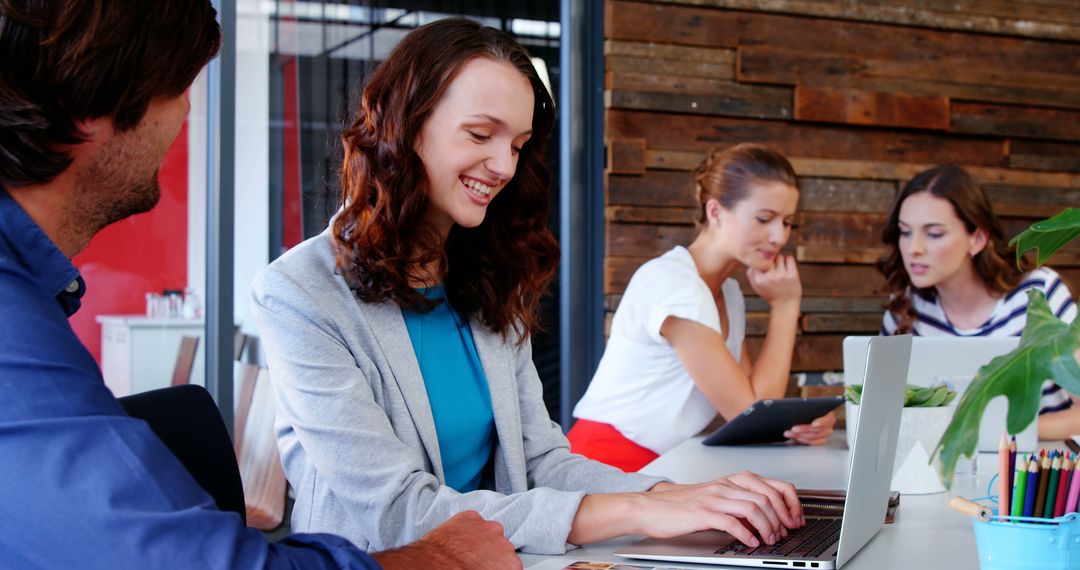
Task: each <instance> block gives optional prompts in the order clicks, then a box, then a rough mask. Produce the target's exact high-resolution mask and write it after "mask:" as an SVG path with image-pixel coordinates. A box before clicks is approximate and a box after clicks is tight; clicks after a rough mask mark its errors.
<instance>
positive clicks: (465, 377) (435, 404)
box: [401, 284, 495, 493]
mask: <svg viewBox="0 0 1080 570" xmlns="http://www.w3.org/2000/svg"><path fill="white" fill-rule="evenodd" d="M418 291H419V292H420V293H423V294H424V296H426V297H427V298H428V299H442V303H439V305H438V306H437V307H435V309H434V310H432V311H431V312H428V313H421V312H416V311H411V310H409V309H405V308H402V309H401V316H403V317H404V318H405V327H406V328H408V329H409V339H410V340H411V341H412V345H413V352H415V353H416V360H417V362H419V364H420V374H421V375H422V376H423V377H424V387H425V388H426V389H427V395H428V401H429V402H430V403H431V415H432V416H433V417H434V418H435V431H436V432H437V433H438V436H439V452H440V455H441V459H442V464H443V472H444V474H445V475H446V485H447V486H449V487H451V488H453V489H454V490H456V491H458V492H461V493H467V492H469V491H475V490H477V489H479V488H480V480H481V478H482V476H483V474H484V467H485V466H486V465H487V462H488V459H489V458H490V457H491V452H492V449H493V448H494V444H495V417H494V416H493V415H492V411H491V393H490V392H489V391H488V385H487V378H486V377H485V376H484V368H483V366H482V365H481V364H480V355H479V354H477V352H476V344H475V343H474V342H473V337H472V330H471V329H470V328H469V322H468V321H467V320H465V319H464V318H462V316H461V315H460V314H459V313H458V312H457V311H456V310H454V309H453V308H452V307H450V302H449V300H447V298H446V291H445V289H443V286H442V285H441V284H440V285H436V286H434V287H430V288H427V289H418Z"/></svg>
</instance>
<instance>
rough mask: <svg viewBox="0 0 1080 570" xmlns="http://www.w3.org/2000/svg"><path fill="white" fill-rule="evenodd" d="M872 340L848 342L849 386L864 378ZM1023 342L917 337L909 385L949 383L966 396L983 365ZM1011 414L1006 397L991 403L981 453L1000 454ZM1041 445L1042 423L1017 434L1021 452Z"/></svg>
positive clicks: (984, 418)
mask: <svg viewBox="0 0 1080 570" xmlns="http://www.w3.org/2000/svg"><path fill="white" fill-rule="evenodd" d="M870 338H873V337H868V336H856V337H847V338H845V339H844V383H845V384H852V383H857V381H855V380H852V378H862V372H863V370H862V367H863V365H864V364H865V359H862V358H860V354H865V352H866V348H865V347H866V343H867V342H868V341H869V339H870ZM1019 343H1020V337H956V336H942V337H915V338H914V339H913V340H912V344H911V367H910V369H909V372H908V379H907V383H908V384H912V385H915V386H932V385H935V384H940V383H946V384H948V385H950V387H951V388H952V389H954V390H956V391H957V392H959V393H961V394H962V393H963V392H964V390H967V387H968V385H970V384H971V379H972V378H973V377H974V376H975V373H976V372H977V371H978V370H979V368H980V367H981V366H983V365H985V364H987V363H989V362H990V361H991V360H993V358H994V357H996V356H1000V355H1002V354H1005V353H1007V352H1009V351H1011V350H1012V349H1014V348H1016V346H1017V345H1018V344H1019ZM1008 411H1009V408H1008V399H1006V398H1005V396H998V397H996V398H994V399H993V400H991V401H990V403H989V405H987V407H986V411H984V412H983V416H982V421H981V422H979V443H978V447H977V449H978V451H981V452H993V453H997V450H998V444H1000V442H1001V433H1002V431H1004V430H1005V421H1006V417H1007V416H1008ZM1038 443H1039V430H1038V422H1032V424H1031V425H1029V426H1028V427H1027V428H1026V429H1024V431H1022V432H1020V433H1018V434H1016V445H1017V449H1018V450H1019V451H1021V452H1030V451H1035V450H1036V449H1037V448H1038Z"/></svg>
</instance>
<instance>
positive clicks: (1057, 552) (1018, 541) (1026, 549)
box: [972, 509, 1080, 570]
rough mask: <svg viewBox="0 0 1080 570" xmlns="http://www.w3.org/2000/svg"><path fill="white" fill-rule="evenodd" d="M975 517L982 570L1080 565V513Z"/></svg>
mask: <svg viewBox="0 0 1080 570" xmlns="http://www.w3.org/2000/svg"><path fill="white" fill-rule="evenodd" d="M993 513H994V517H993V518H992V519H991V520H989V521H981V520H979V519H973V523H972V524H973V525H974V528H975V546H976V548H977V549H978V551H979V568H981V569H982V570H1013V569H1021V568H1022V569H1025V570H1027V569H1035V568H1040V569H1047V570H1050V569H1054V570H1057V569H1061V570H1064V569H1066V568H1074V569H1075V568H1080V514H1077V513H1069V514H1067V515H1062V516H1060V517H1057V518H1052V519H1044V518H1034V517H1009V516H1006V517H1000V516H997V509H994V510H993Z"/></svg>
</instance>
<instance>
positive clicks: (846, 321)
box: [799, 311, 881, 334]
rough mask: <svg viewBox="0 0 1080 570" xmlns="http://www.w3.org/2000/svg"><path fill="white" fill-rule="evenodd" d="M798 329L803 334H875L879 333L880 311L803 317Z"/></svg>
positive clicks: (815, 314) (819, 314)
mask: <svg viewBox="0 0 1080 570" xmlns="http://www.w3.org/2000/svg"><path fill="white" fill-rule="evenodd" d="M799 329H800V330H801V331H803V332H804V333H830V332H831V333H836V332H843V333H852V334H877V333H878V332H880V331H881V311H878V312H874V313H814V314H809V315H803V316H802V317H801V318H800V320H799Z"/></svg>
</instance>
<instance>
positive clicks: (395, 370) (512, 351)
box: [251, 230, 662, 554]
mask: <svg viewBox="0 0 1080 570" xmlns="http://www.w3.org/2000/svg"><path fill="white" fill-rule="evenodd" d="M251 295H252V312H253V315H254V318H255V323H256V325H257V326H258V328H259V333H260V335H261V337H262V342H263V345H264V346H265V349H266V357H267V362H268V364H269V367H270V374H271V377H272V378H273V385H274V394H275V396H276V398H277V420H276V430H277V441H278V447H279V449H280V451H281V460H282V463H283V465H284V467H285V474H286V476H287V477H288V479H289V482H290V483H291V484H292V486H293V488H294V491H295V493H296V504H295V506H294V508H293V514H292V528H293V531H294V532H330V533H334V534H338V535H341V536H344V537H345V538H347V539H349V540H351V541H352V542H354V543H355V544H356V545H357V546H360V547H361V548H366V549H369V550H383V549H387V548H393V547H397V546H402V545H404V544H407V543H409V542H412V541H414V540H416V539H418V538H420V537H421V536H422V535H424V534H425V533H427V532H428V531H430V530H431V529H433V528H435V527H436V526H438V525H439V524H440V523H442V522H444V521H446V520H447V519H448V518H450V517H451V516H453V515H454V514H456V513H458V512H461V511H464V510H469V509H473V510H477V511H479V512H480V514H481V515H483V516H484V517H485V518H487V519H489V520H496V521H498V522H499V523H501V524H502V525H503V527H504V529H505V531H506V536H507V538H509V539H510V541H511V542H513V543H514V545H515V546H516V547H518V548H520V549H521V550H523V551H525V552H530V553H536V554H561V553H563V552H565V551H566V550H567V548H569V547H570V545H568V544H567V543H566V537H567V535H568V534H569V532H570V525H571V522H572V521H573V519H574V515H575V514H576V512H577V509H578V505H579V503H580V502H581V498H582V497H583V496H584V495H585V493H598V492H626V491H642V490H645V489H648V488H649V487H651V486H653V485H655V484H656V483H657V482H659V481H661V480H662V479H658V478H653V477H646V476H643V475H637V474H627V473H623V472H622V471H620V470H618V469H615V468H613V467H609V466H607V465H603V464H601V463H598V462H595V461H591V460H589V459H586V458H584V457H582V456H580V455H576V454H572V453H570V451H569V446H568V444H567V441H566V438H565V437H564V436H563V434H562V430H561V429H560V428H559V426H558V424H556V423H554V422H552V421H551V419H550V417H549V416H548V414H547V410H546V409H545V408H544V404H543V397H542V393H541V385H540V380H539V378H538V376H537V374H536V369H535V368H534V366H533V363H532V348H531V346H530V343H529V342H525V343H524V345H523V346H520V347H519V346H517V345H516V344H515V343H513V342H504V341H503V339H502V337H501V335H499V334H498V333H496V332H494V331H492V330H490V329H488V328H487V327H485V326H483V325H482V324H480V323H479V322H477V321H476V320H473V321H472V331H473V338H474V340H475V342H476V350H477V352H478V353H479V355H480V361H481V363H482V364H483V368H484V373H485V375H486V376H487V381H488V386H489V389H490V391H491V405H492V408H493V411H494V416H495V430H496V432H497V434H498V441H497V444H496V445H497V447H496V451H495V456H494V459H495V461H494V479H495V480H494V489H495V490H494V491H486V490H480V491H474V492H471V493H459V492H457V491H455V490H454V489H451V488H449V487H447V486H445V478H444V475H443V467H442V463H441V461H440V454H439V442H438V438H437V436H436V433H435V423H434V420H433V419H432V415H431V406H430V405H429V403H428V399H427V391H426V390H425V388H424V379H423V378H422V377H421V375H420V367H419V364H417V360H416V356H415V354H414V353H413V348H412V344H411V343H410V341H409V333H408V330H407V329H406V328H405V321H404V319H403V318H402V316H401V309H400V308H399V307H398V306H397V305H396V304H394V303H391V302H387V303H365V302H362V301H359V300H358V299H357V298H356V296H355V295H354V294H353V293H352V292H351V291H350V290H349V288H348V286H347V285H346V283H345V280H344V279H343V278H342V277H341V276H340V275H338V274H337V273H336V270H335V265H334V252H333V248H332V243H331V236H330V232H329V230H327V231H324V232H323V233H322V234H320V235H319V236H316V237H314V238H312V239H309V240H307V241H305V242H304V243H302V244H300V245H299V246H297V247H295V248H293V249H292V250H291V251H289V252H288V253H286V254H285V255H284V256H282V257H281V258H279V259H278V260H277V261H275V262H273V263H272V264H270V266H269V267H267V268H266V269H264V270H263V271H262V272H260V273H259V274H258V275H257V276H256V277H255V280H254V282H253V283H252V287H251Z"/></svg>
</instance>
